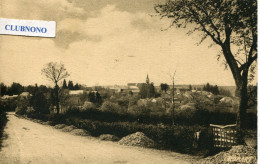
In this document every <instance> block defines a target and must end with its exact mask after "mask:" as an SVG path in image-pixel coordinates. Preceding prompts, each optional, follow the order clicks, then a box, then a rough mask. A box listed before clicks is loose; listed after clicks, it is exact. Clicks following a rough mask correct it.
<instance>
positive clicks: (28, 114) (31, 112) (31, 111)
mask: <svg viewBox="0 0 260 164" xmlns="http://www.w3.org/2000/svg"><path fill="white" fill-rule="evenodd" d="M35 113H36V111H35V110H34V108H33V107H27V109H26V115H27V116H30V115H33V114H35Z"/></svg>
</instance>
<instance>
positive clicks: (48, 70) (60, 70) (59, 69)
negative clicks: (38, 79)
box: [42, 62, 69, 114]
mask: <svg viewBox="0 0 260 164" xmlns="http://www.w3.org/2000/svg"><path fill="white" fill-rule="evenodd" d="M42 74H43V75H44V76H45V77H46V78H47V79H48V80H50V81H51V82H53V83H54V84H55V87H54V95H55V105H56V108H57V114H59V112H60V105H59V86H58V82H59V81H60V80H62V79H65V78H67V77H68V76H69V73H68V72H67V70H66V68H65V67H64V65H63V64H61V63H60V64H58V63H56V62H55V63H54V62H50V63H48V64H46V65H45V67H44V68H43V69H42Z"/></svg>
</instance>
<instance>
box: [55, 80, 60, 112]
mask: <svg viewBox="0 0 260 164" xmlns="http://www.w3.org/2000/svg"><path fill="white" fill-rule="evenodd" d="M55 99H56V100H55V103H56V109H57V114H59V113H60V104H59V86H58V84H57V83H56V84H55Z"/></svg>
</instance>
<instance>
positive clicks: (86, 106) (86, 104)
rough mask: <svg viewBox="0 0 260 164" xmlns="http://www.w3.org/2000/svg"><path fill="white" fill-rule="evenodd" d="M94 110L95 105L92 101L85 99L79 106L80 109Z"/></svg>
mask: <svg viewBox="0 0 260 164" xmlns="http://www.w3.org/2000/svg"><path fill="white" fill-rule="evenodd" d="M88 110H96V105H95V104H94V103H92V102H89V101H85V102H84V104H83V105H82V106H81V107H80V111H88Z"/></svg>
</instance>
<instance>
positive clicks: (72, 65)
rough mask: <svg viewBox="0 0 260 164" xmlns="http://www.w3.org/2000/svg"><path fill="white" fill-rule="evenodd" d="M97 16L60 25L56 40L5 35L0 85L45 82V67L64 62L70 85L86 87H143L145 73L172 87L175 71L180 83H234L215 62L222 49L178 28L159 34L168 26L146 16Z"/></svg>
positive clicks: (107, 10) (107, 9)
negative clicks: (139, 84) (198, 41)
mask: <svg viewBox="0 0 260 164" xmlns="http://www.w3.org/2000/svg"><path fill="white" fill-rule="evenodd" d="M41 3H43V2H41ZM66 5H67V9H66ZM62 6H63V7H62ZM73 7H75V6H74V5H73V3H72V4H70V3H69V2H68V4H67V3H65V7H64V5H61V8H62V9H59V8H58V10H59V11H62V10H64V11H66V12H67V14H68V13H69V12H73V11H71V9H73ZM68 8H70V9H68ZM76 8H77V7H76ZM82 12H84V11H82ZM94 12H95V14H93V15H91V16H89V17H88V18H86V19H85V18H84V19H82V18H81V17H77V18H73V17H68V18H65V17H63V19H60V20H59V21H57V37H56V38H55V39H53V38H32V37H20V36H1V38H2V39H4V40H5V42H3V44H2V43H1V49H0V50H1V56H0V64H1V65H4V66H3V68H2V69H1V70H0V80H2V79H3V81H7V82H8V83H11V82H12V81H18V82H22V83H23V84H31V83H32V82H33V83H36V82H37V83H39V84H41V83H47V82H46V81H45V80H44V78H43V77H42V76H41V74H40V70H41V69H42V67H43V65H44V64H46V63H47V62H50V61H58V62H59V61H61V62H63V63H64V64H65V67H66V68H67V70H68V71H70V73H71V76H70V79H71V80H73V81H75V82H79V83H82V84H87V85H95V84H97V83H99V84H101V85H102V84H104V85H106V84H126V83H127V82H144V80H145V77H146V74H147V73H148V74H149V76H150V79H151V81H153V82H155V83H156V84H158V83H161V82H167V83H170V78H169V77H168V75H167V73H168V72H169V70H170V71H173V70H177V77H178V79H179V81H178V83H182V84H183V83H188V84H189V83H206V82H213V83H214V82H218V83H222V84H223V81H225V80H223V79H224V78H225V79H226V83H228V84H233V80H232V76H231V75H230V72H228V71H225V72H224V71H223V67H221V66H219V65H218V64H217V62H216V59H215V58H214V55H216V54H217V52H218V49H214V48H212V49H208V48H207V45H205V44H202V45H201V46H200V47H197V46H195V43H196V41H194V40H193V39H192V38H190V37H188V36H187V35H186V34H185V31H182V30H179V29H169V30H166V31H161V28H162V27H167V26H168V25H169V22H167V21H165V20H163V21H161V20H160V19H159V18H157V17H151V16H150V15H148V14H146V13H143V12H127V11H121V10H120V9H118V8H117V7H116V6H115V5H106V6H104V7H103V8H102V9H100V10H97V11H94ZM79 13H81V10H80V11H79ZM65 15H66V14H65ZM72 15H73V14H72ZM13 45H16V46H13ZM130 56H134V57H130Z"/></svg>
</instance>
